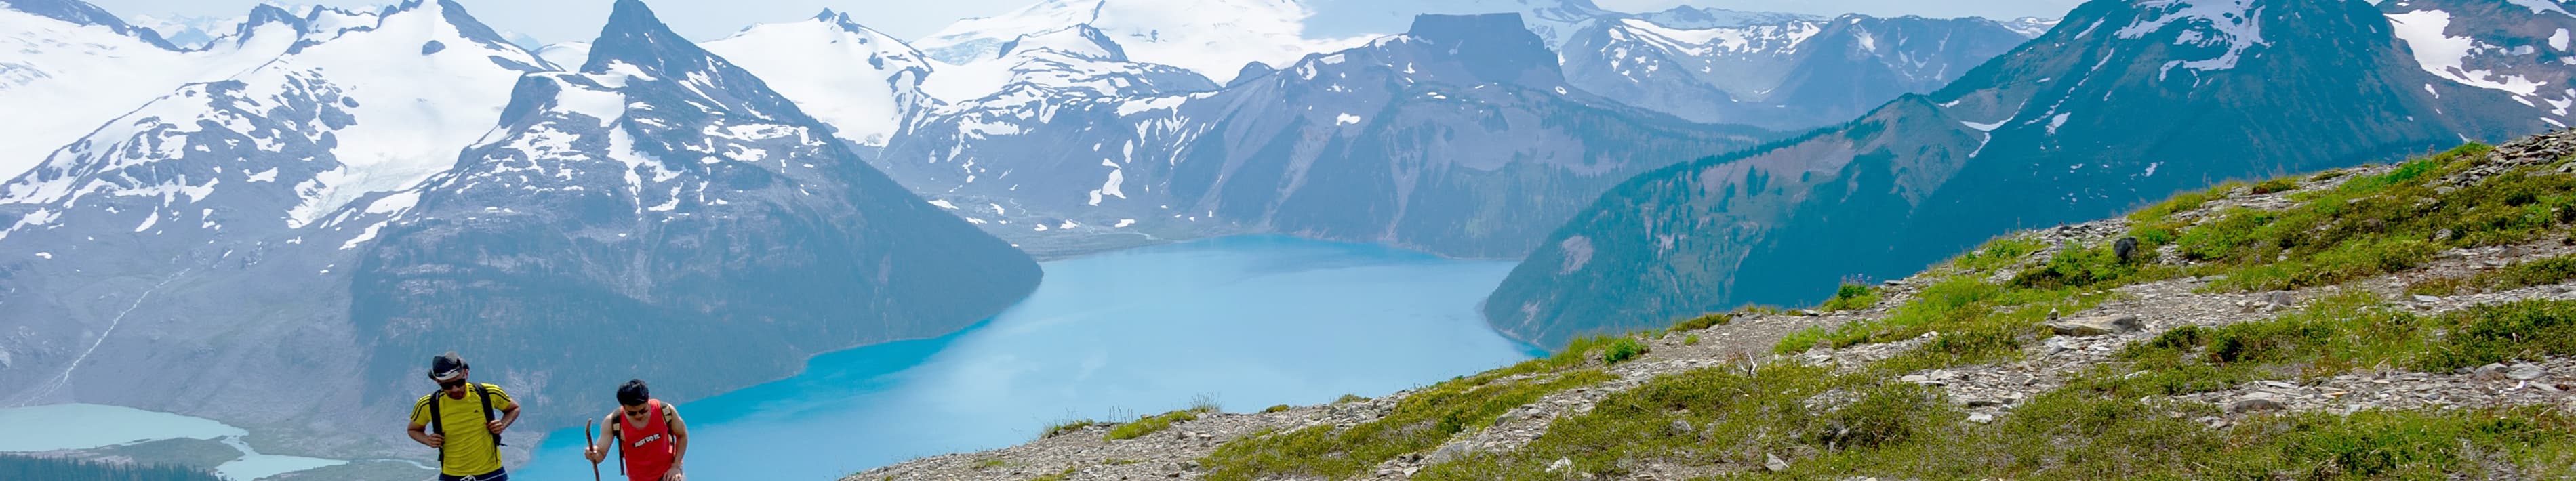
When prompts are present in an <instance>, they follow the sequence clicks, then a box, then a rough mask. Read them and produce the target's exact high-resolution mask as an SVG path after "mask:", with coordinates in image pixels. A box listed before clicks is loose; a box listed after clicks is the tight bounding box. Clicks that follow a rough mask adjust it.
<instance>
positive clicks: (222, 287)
mask: <svg viewBox="0 0 2576 481" xmlns="http://www.w3.org/2000/svg"><path fill="white" fill-rule="evenodd" d="M238 32H239V33H244V34H246V35H245V36H243V37H240V38H238V39H219V40H218V41H217V42H216V43H215V44H214V45H215V47H216V48H219V49H220V48H232V47H230V46H240V45H271V44H274V45H277V46H278V48H279V49H280V51H281V52H282V53H281V54H279V55H275V56H273V57H271V58H266V59H262V61H261V62H259V63H255V64H253V67H251V68H248V69H247V70H245V71H239V72H234V73H231V74H228V75H226V76H222V77H216V78H211V79H206V80H205V81H200V82H197V83H190V84H187V85H184V86H174V87H175V90H172V91H165V92H163V93H162V94H160V95H159V96H158V98H151V97H146V99H148V100H149V101H148V103H140V104H139V105H141V106H140V107H139V108H133V107H129V108H125V109H124V110H120V111H118V113H117V114H116V115H117V116H116V117H115V118H114V119H113V120H108V121H105V122H103V124H104V125H103V126H102V125H100V124H99V123H93V124H90V125H91V127H90V128H92V129H94V130H92V131H90V132H88V134H87V135H86V136H85V137H80V138H78V139H76V140H70V141H68V144H69V145H63V146H61V148H60V149H57V150H54V151H53V154H52V155H51V156H50V157H46V160H45V161H44V163H43V164H42V165H40V166H38V167H36V168H35V169H34V170H32V171H30V172H28V173H27V174H25V175H23V176H18V177H17V178H15V179H14V180H11V181H9V182H7V183H5V184H0V226H5V227H0V304H5V305H7V306H9V307H7V308H0V326H9V327H11V328H15V329H18V331H17V332H20V333H28V332H33V333H40V335H29V336H20V337H13V338H9V339H5V340H0V350H5V351H9V352H11V353H13V355H12V356H10V357H11V358H12V363H13V365H12V367H13V368H16V369H0V392H9V393H14V394H16V396H15V399H8V400H0V401H8V402H40V403H41V402H63V401H84V402H104V403H112V404H118V405H127V406H141V407H147V408H153V409H160V410H169V411H176V412H186V413H195V414H199V415H205V416H209V417H215V418H218V419H224V420H227V421H235V422H237V423H236V424H243V425H298V426H317V428H316V429H322V428H319V427H318V426H320V424H317V423H320V422H324V421H316V420H317V419H328V420H339V419H345V418H342V417H341V416H351V415H357V414H358V413H357V412H356V409H355V406H356V402H355V401H354V399H355V395H356V393H355V392H354V391H350V392H332V391H330V390H316V389H314V388H313V386H314V385H307V384H304V382H307V381H310V382H315V383H320V384H315V385H323V386H331V385H347V386H355V385H357V384H342V383H355V382H358V381H359V379H358V378H357V377H356V374H357V372H358V371H357V370H356V369H355V368H354V366H339V364H344V362H325V361H322V360H326V359H338V360H345V359H357V358H362V357H363V356H364V353H363V351H360V350H358V349H357V346H356V344H355V343H354V342H353V341H352V337H351V335H352V334H351V332H352V331H351V329H350V328H349V325H348V323H347V322H346V319H347V313H346V312H347V299H348V296H347V294H346V293H347V288H346V286H347V271H348V270H349V267H350V266H351V263H350V262H349V261H350V260H351V259H354V255H355V254H356V252H357V251H355V250H352V249H354V248H355V247H358V246H360V245H362V244H363V241H362V240H360V239H358V238H357V237H358V235H359V233H357V232H351V233H349V234H347V235H341V234H340V233H338V232H334V231H331V230H329V229H326V228H325V227H326V226H323V225H321V224H320V223H319V222H316V221H318V220H321V219H323V218H325V217H328V214H329V213H330V212H331V211H333V210H336V209H339V208H341V207H342V205H344V204H346V203H348V202H349V201H350V200H351V199H358V198H361V197H365V196H369V195H370V193H371V192H383V191H392V190H398V189H402V188H405V187H409V184H411V183H413V182H414V181H417V180H419V179H420V178H425V177H428V176H429V175H431V174H434V173H436V172H438V171H440V170H443V169H445V168H447V167H449V166H452V165H454V164H455V154H454V152H455V150H456V149H457V148H458V147H459V146H461V145H463V144H465V143H469V142H472V141H473V140H474V139H475V138H477V137H478V136H479V135H480V134H481V133H482V132H483V131H485V130H489V128H490V124H491V123H492V122H493V120H494V119H497V118H499V112H498V108H499V107H500V106H501V105H503V104H504V103H505V102H506V101H507V93H508V89H509V85H510V84H511V83H512V82H513V81H514V80H515V79H516V78H517V77H518V76H519V75H520V74H521V73H523V72H526V71H530V70H534V67H531V66H529V65H528V64H529V63H533V62H535V61H536V60H535V58H534V57H533V56H531V55H529V54H528V53H526V52H524V51H520V50H518V49H517V48H516V47H511V46H509V45H507V44H506V43H501V42H499V41H498V40H497V38H496V37H494V36H492V35H491V34H490V31H489V29H486V28H484V27H483V26H482V25H481V24H480V23H477V22H475V21H474V20H473V19H472V18H471V17H470V16H468V15H466V14H465V13H464V12H463V10H462V9H461V8H460V7H457V6H456V5H455V4H453V3H448V2H444V1H440V2H412V3H406V4H403V5H400V6H396V7H390V8H388V9H386V10H382V11H372V12H353V11H342V10H333V9H325V8H317V9H314V10H312V11H311V12H309V13H308V14H306V15H304V16H300V17H299V16H293V15H288V14H286V13H285V12H283V11H281V10H277V9H275V8H274V7H266V6H262V7H259V8H258V9H256V10H254V12H253V13H252V15H251V16H250V20H249V21H248V22H246V23H245V24H243V25H242V26H241V28H240V29H239V30H238ZM269 37H280V38H269ZM142 71H144V69H139V68H138V73H139V72H142ZM102 78H103V79H107V80H109V81H112V80H113V79H114V77H113V76H109V77H102ZM475 124H482V125H480V126H477V125H475ZM373 195H374V196H381V195H382V194H381V193H378V194H373ZM170 353H186V354H185V355H180V356H173V355H171V354H170ZM240 372H260V373H264V375H262V376H257V377H258V378H259V379H244V376H239V375H234V374H230V373H240ZM101 373H116V374H112V375H108V374H101ZM261 393H277V394H261ZM281 396H292V397H295V398H294V399H279V397H281ZM311 434H315V439H316V441H315V442H316V443H319V444H330V445H335V446H351V447H353V449H361V450H363V449H367V448H365V447H364V446H367V445H370V444H371V442H370V441H368V440H373V441H372V445H373V446H375V447H377V448H385V447H390V446H393V444H392V443H394V442H398V441H396V440H395V438H387V437H382V436H375V435H347V434H328V433H311Z"/></svg>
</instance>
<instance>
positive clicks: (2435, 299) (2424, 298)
mask: <svg viewBox="0 0 2576 481" xmlns="http://www.w3.org/2000/svg"><path fill="white" fill-rule="evenodd" d="M2441 300H2442V298H2439V297H2433V296H2427V295H2423V294H2416V295H2415V302H2439V301H2441Z"/></svg>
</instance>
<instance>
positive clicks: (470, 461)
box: [411, 383, 518, 476]
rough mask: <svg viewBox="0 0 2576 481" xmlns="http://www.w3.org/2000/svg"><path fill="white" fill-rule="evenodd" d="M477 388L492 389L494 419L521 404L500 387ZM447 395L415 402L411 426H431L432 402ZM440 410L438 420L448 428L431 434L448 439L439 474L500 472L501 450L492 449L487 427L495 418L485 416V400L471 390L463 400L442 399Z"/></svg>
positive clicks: (466, 392)
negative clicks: (430, 409)
mask: <svg viewBox="0 0 2576 481" xmlns="http://www.w3.org/2000/svg"><path fill="white" fill-rule="evenodd" d="M474 387H475V388H477V389H489V390H492V415H494V416H499V415H501V411H504V410H508V409H510V408H511V407H514V406H518V402H516V401H512V400H511V399H510V394H509V393H505V392H501V387H500V386H494V385H490V384H481V383H477V384H475V385H474ZM445 395H447V392H446V391H439V392H433V393H430V394H429V395H428V396H421V397H420V401H418V402H414V403H412V405H411V423H412V424H423V425H425V424H429V399H430V398H431V397H435V396H445ZM438 411H439V413H438V420H439V422H440V423H442V424H445V425H444V426H435V427H433V430H432V431H431V432H433V433H436V434H439V435H442V436H446V437H447V440H446V443H445V444H446V446H447V447H446V450H447V453H446V454H445V455H443V456H441V457H442V458H444V462H442V463H440V464H441V465H440V466H439V467H438V472H439V473H440V474H445V475H448V476H473V475H478V474H484V473H490V472H493V471H497V470H500V469H501V449H500V448H499V447H495V446H493V444H494V443H493V442H492V430H491V429H490V428H486V427H484V426H486V423H489V422H491V421H492V419H487V418H484V417H483V398H482V396H481V395H480V394H479V393H476V392H474V390H472V389H468V390H466V391H465V398H464V399H458V398H445V399H440V400H438Z"/></svg>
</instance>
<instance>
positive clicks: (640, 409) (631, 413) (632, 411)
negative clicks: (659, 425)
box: [618, 406, 651, 418]
mask: <svg viewBox="0 0 2576 481" xmlns="http://www.w3.org/2000/svg"><path fill="white" fill-rule="evenodd" d="M618 410H620V411H624V412H625V413H626V417H630V418H642V417H644V413H647V412H651V410H649V409H645V407H644V406H625V407H621V408H618Z"/></svg>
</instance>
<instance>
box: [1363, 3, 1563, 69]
mask: <svg viewBox="0 0 2576 481" xmlns="http://www.w3.org/2000/svg"><path fill="white" fill-rule="evenodd" d="M1404 38H1405V39H1410V40H1412V41H1413V42H1418V43H1421V44H1424V45H1427V46H1428V48H1426V49H1424V50H1425V51H1429V52H1439V53H1441V54H1443V55H1446V56H1448V57H1451V58H1455V59H1457V60H1458V61H1459V62H1461V63H1462V64H1464V65H1466V66H1467V69H1468V71H1470V72H1474V73H1475V74H1476V75H1477V76H1479V77H1483V78H1486V79H1490V80H1500V79H1510V78H1516V77H1518V76H1519V74H1520V73H1521V72H1527V71H1530V70H1543V71H1546V72H1547V73H1548V74H1549V75H1561V74H1559V73H1558V72H1559V70H1558V69H1557V60H1556V52H1555V51H1553V50H1549V49H1548V48H1547V41H1546V40H1542V39H1540V38H1539V36H1538V34H1536V33H1531V32H1530V31H1529V29H1528V28H1527V27H1525V26H1523V24H1522V23H1521V15H1520V14H1519V13H1486V14H1475V15H1436V14H1424V15H1416V16H1414V17H1413V27H1412V28H1410V29H1407V30H1406V31H1405V34H1404ZM1405 43H1408V42H1379V43H1377V44H1375V45H1377V46H1379V47H1381V48H1386V47H1390V46H1394V45H1401V44H1405ZM1415 48H1422V47H1415Z"/></svg>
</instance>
